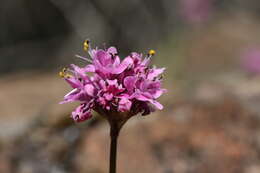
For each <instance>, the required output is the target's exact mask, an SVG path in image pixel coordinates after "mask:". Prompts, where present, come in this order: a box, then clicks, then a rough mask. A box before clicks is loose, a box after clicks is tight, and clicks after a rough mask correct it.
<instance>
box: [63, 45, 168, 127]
mask: <svg viewBox="0 0 260 173" xmlns="http://www.w3.org/2000/svg"><path fill="white" fill-rule="evenodd" d="M88 52H89V55H90V58H85V57H82V56H78V55H77V56H78V57H80V58H82V59H84V60H86V61H87V62H90V64H87V65H86V66H85V67H78V66H77V65H74V64H72V65H71V66H70V68H69V69H64V70H63V71H62V72H60V75H61V76H62V77H64V79H65V81H66V82H67V83H68V84H69V85H70V86H71V87H72V90H71V91H70V92H69V93H68V94H66V95H65V96H64V100H63V101H62V102H61V104H63V103H67V102H74V101H78V102H80V103H81V104H80V106H78V107H77V108H76V109H75V111H73V112H72V115H71V117H72V118H73V119H74V121H76V122H82V121H85V120H87V119H89V118H91V117H92V114H91V112H92V110H94V111H97V112H98V113H100V114H106V115H103V116H106V117H107V118H108V119H109V118H111V117H109V116H114V117H113V118H117V119H118V118H119V119H120V116H122V117H127V118H130V117H131V116H134V115H136V114H138V113H141V114H142V115H147V114H149V113H150V112H153V111H154V108H156V109H160V110H161V109H163V106H162V105H161V104H160V103H159V102H158V101H157V100H156V99H157V98H159V97H160V96H161V95H162V94H163V93H164V92H165V91H166V90H165V89H162V88H161V74H162V73H163V71H164V68H155V67H154V68H150V67H149V66H148V65H149V62H150V58H151V56H152V55H153V54H154V51H151V52H152V53H150V54H148V55H147V56H146V57H144V58H143V56H142V54H138V53H135V52H133V53H131V54H130V55H129V56H127V57H126V58H124V59H123V60H122V61H121V60H120V58H119V56H118V52H117V50H116V48H115V47H110V48H108V49H106V50H103V49H97V48H96V49H91V48H89V50H88ZM90 73H92V75H91V74H90Z"/></svg>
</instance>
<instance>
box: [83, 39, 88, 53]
mask: <svg viewBox="0 0 260 173" xmlns="http://www.w3.org/2000/svg"><path fill="white" fill-rule="evenodd" d="M88 48H89V40H85V41H84V43H83V49H84V51H88Z"/></svg>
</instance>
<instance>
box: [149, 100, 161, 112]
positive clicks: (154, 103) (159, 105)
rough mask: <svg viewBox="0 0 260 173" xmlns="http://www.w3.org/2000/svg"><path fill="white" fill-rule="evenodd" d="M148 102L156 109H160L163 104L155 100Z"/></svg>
mask: <svg viewBox="0 0 260 173" xmlns="http://www.w3.org/2000/svg"><path fill="white" fill-rule="evenodd" d="M149 102H150V103H152V104H153V105H154V106H155V107H156V108H157V109H159V110H162V109H163V105H162V104H161V103H159V102H157V101H156V100H149Z"/></svg>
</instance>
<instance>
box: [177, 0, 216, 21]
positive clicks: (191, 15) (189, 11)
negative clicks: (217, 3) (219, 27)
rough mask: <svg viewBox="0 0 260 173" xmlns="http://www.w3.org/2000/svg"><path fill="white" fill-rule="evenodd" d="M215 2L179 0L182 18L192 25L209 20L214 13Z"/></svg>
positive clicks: (209, 0) (212, 0)
mask: <svg viewBox="0 0 260 173" xmlns="http://www.w3.org/2000/svg"><path fill="white" fill-rule="evenodd" d="M213 2H214V0H179V5H180V8H179V9H180V14H181V16H182V17H183V18H184V19H185V20H186V21H187V22H189V23H191V24H200V23H203V22H205V21H207V20H208V18H209V17H210V15H211V13H212V11H213Z"/></svg>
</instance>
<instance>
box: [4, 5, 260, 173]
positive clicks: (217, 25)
mask: <svg viewBox="0 0 260 173" xmlns="http://www.w3.org/2000/svg"><path fill="white" fill-rule="evenodd" d="M259 19H260V1H258V0H250V1H245V0H229V1H224V0H171V1H170V0H168V1H167V0H161V1H158V0H157V1H156V0H129V1H126V0H125V1H120V0H109V1H106V0H77V1H62V0H37V1H35V0H19V1H18V0H12V1H8V0H2V1H1V2H0V26H1V27H0V58H1V63H0V172H1V173H2V172H3V173H72V172H79V173H84V172H88V173H103V172H107V167H108V165H107V159H108V158H107V157H108V147H109V146H108V144H109V142H108V140H109V139H108V130H107V129H108V127H107V125H106V123H104V122H103V120H102V119H100V118H99V116H96V117H95V118H94V119H93V120H91V121H88V122H86V123H83V124H75V123H74V122H72V120H71V119H70V117H69V116H70V112H71V111H72V110H73V109H74V106H75V105H73V104H68V105H59V104H58V102H59V101H60V100H62V97H63V95H64V94H65V93H66V92H67V91H69V87H68V86H67V85H66V84H65V83H64V82H63V80H61V79H59V78H58V75H57V73H58V71H59V70H61V69H62V67H64V66H67V65H68V64H70V63H77V64H82V63H83V62H82V60H80V59H78V58H75V57H74V55H75V54H81V55H84V54H85V52H84V51H83V50H82V42H83V41H84V39H85V38H89V39H90V40H91V42H92V45H93V46H99V47H108V46H112V45H115V46H117V47H118V48H119V53H120V55H122V56H124V55H127V54H128V53H129V52H131V51H138V52H143V54H146V53H147V51H148V50H149V49H151V48H152V49H155V50H156V52H157V54H156V56H154V57H153V64H156V65H157V66H164V67H167V71H166V75H165V76H164V79H165V80H164V85H165V88H167V89H168V92H167V94H165V95H164V97H162V100H161V101H162V103H163V104H164V106H165V109H164V110H163V111H161V112H156V113H154V114H152V115H150V116H147V117H141V116H137V117H134V118H133V119H132V120H131V121H130V122H129V123H128V124H127V125H126V127H125V129H124V130H123V131H122V134H121V136H120V140H119V143H120V146H119V156H118V169H119V172H125V173H128V172H129V173H133V172H136V173H139V172H140V173H141V172H142V173H145V172H156V173H157V172H158V173H172V172H174V173H197V172H200V173H219V172H221V173H258V172H260V166H259V162H260V155H259V153H260V136H259V133H258V132H259V130H260V109H259V104H260V76H259V73H260V31H259V28H260V22H259V21H260V20H259Z"/></svg>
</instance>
